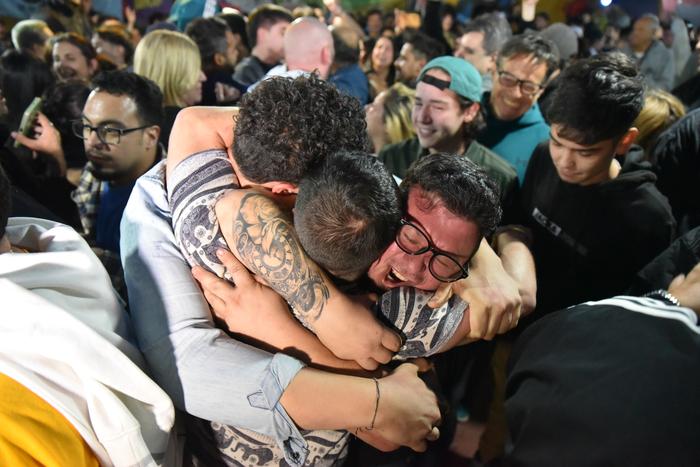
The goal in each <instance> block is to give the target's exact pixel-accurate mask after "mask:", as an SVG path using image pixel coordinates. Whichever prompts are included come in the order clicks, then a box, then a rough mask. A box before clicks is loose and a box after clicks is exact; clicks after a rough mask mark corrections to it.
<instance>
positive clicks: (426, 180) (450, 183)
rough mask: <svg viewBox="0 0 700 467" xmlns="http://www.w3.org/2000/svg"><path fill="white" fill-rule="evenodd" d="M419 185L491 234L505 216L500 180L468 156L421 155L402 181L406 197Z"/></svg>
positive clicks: (482, 232)
mask: <svg viewBox="0 0 700 467" xmlns="http://www.w3.org/2000/svg"><path fill="white" fill-rule="evenodd" d="M413 186H417V187H420V188H421V189H423V190H424V191H426V192H428V193H429V194H430V195H432V196H433V197H434V202H435V203H437V202H442V203H444V205H445V207H446V208H447V209H448V210H449V211H450V212H451V213H453V214H455V215H457V216H460V217H463V218H466V219H469V220H471V221H473V222H474V223H475V224H476V225H477V226H478V227H479V232H480V233H481V235H482V236H485V237H488V236H490V235H491V234H493V232H494V231H495V230H496V227H498V223H499V222H500V220H501V214H502V211H501V202H500V194H499V191H498V187H497V185H496V183H495V182H494V181H493V180H492V179H491V177H489V176H488V175H487V174H486V172H484V171H483V170H482V169H481V168H480V167H479V166H477V165H476V164H475V163H473V162H472V161H470V160H469V159H467V158H466V157H464V156H458V155H455V154H448V153H435V154H431V155H429V156H426V157H421V158H420V159H418V160H417V161H416V162H414V163H413V165H411V167H409V169H408V171H407V172H406V177H404V179H403V181H402V182H401V193H402V195H403V197H404V203H405V200H406V199H407V198H408V192H409V191H410V189H411V187H413Z"/></svg>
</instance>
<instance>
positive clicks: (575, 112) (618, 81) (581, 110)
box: [547, 52, 644, 145]
mask: <svg viewBox="0 0 700 467" xmlns="http://www.w3.org/2000/svg"><path fill="white" fill-rule="evenodd" d="M643 106H644V84H643V80H642V77H641V75H640V74H639V72H638V70H637V67H636V65H635V64H634V62H632V60H631V59H629V58H628V57H627V56H626V55H624V54H622V53H621V52H612V53H609V54H602V55H598V56H596V57H591V58H587V59H583V60H579V61H577V62H575V63H573V64H572V65H570V66H569V67H567V68H566V69H565V70H564V72H563V73H562V74H561V77H560V78H559V85H558V86H557V88H556V89H555V90H554V91H553V92H552V96H551V98H550V104H549V106H548V107H547V119H548V120H549V122H550V124H557V125H559V126H560V127H561V129H559V130H558V133H559V135H560V136H561V137H563V138H566V139H568V140H571V141H573V142H575V143H577V144H581V145H590V144H595V143H598V142H600V141H604V140H607V139H614V138H618V137H621V136H622V135H624V134H625V132H627V130H629V129H630V127H632V125H633V123H634V120H635V119H636V118H637V115H639V112H641V110H642V107H643Z"/></svg>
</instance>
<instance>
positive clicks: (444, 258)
mask: <svg viewBox="0 0 700 467" xmlns="http://www.w3.org/2000/svg"><path fill="white" fill-rule="evenodd" d="M396 244H397V245H398V247H399V248H401V250H403V251H404V252H405V253H408V254H409V255H414V256H418V255H422V254H424V253H427V252H428V251H430V252H431V253H432V254H433V255H432V256H431V257H430V260H429V261H428V270H429V271H430V274H432V275H433V277H434V278H435V279H437V280H439V281H440V282H454V281H458V280H460V279H464V278H465V277H467V276H469V261H467V262H466V263H465V264H461V263H460V262H459V261H457V260H456V259H455V258H453V257H452V256H450V255H449V254H448V253H445V252H444V251H442V250H440V249H438V248H437V247H436V246H435V245H433V242H431V241H430V239H429V238H428V236H427V235H426V234H425V233H424V232H423V231H422V230H421V229H419V228H418V227H417V226H416V225H414V224H412V223H411V222H410V221H407V220H406V219H401V223H400V225H399V230H398V231H397V232H396Z"/></svg>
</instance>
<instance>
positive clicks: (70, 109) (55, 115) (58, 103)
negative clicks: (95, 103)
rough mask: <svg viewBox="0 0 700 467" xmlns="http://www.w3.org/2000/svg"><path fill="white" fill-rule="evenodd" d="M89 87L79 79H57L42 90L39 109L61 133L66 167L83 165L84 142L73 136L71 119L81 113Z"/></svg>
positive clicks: (76, 117)
mask: <svg viewBox="0 0 700 467" xmlns="http://www.w3.org/2000/svg"><path fill="white" fill-rule="evenodd" d="M89 94H90V88H89V87H88V85H87V84H85V83H84V82H83V81H81V80H68V81H58V82H56V83H54V85H53V86H51V87H49V88H48V89H47V90H46V92H44V96H43V98H44V100H43V102H42V103H41V111H42V112H43V113H44V114H45V115H46V117H47V118H48V119H49V120H50V121H51V123H53V124H54V125H55V126H56V129H57V130H58V131H59V132H60V133H61V147H62V148H63V153H64V154H65V155H66V162H67V163H68V167H70V168H74V167H82V166H83V165H85V162H86V160H85V144H84V142H83V140H82V139H80V138H78V137H77V136H75V134H74V133H73V129H72V122H73V120H77V119H79V118H80V116H81V115H82V113H83V107H85V101H86V100H87V98H88V95H89Z"/></svg>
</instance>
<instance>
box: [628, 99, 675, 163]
mask: <svg viewBox="0 0 700 467" xmlns="http://www.w3.org/2000/svg"><path fill="white" fill-rule="evenodd" d="M683 115H685V107H684V106H683V103H682V102H681V101H680V100H678V98H677V97H675V96H674V95H672V94H669V93H668V92H666V91H662V90H661V89H650V90H648V91H647V92H646V95H645V96H644V107H643V108H642V111H641V112H640V113H639V115H638V116H637V119H636V120H635V121H634V124H633V125H632V126H634V127H636V128H637V129H638V130H639V134H638V135H637V139H636V140H635V143H637V144H638V145H640V146H641V147H642V148H644V150H645V151H648V150H650V149H651V146H652V145H653V144H654V142H655V141H656V138H657V137H658V136H659V135H660V134H661V132H662V131H664V130H665V129H666V128H668V127H669V126H671V125H672V124H673V123H674V122H676V121H677V120H679V119H680V118H681V117H682V116H683Z"/></svg>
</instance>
